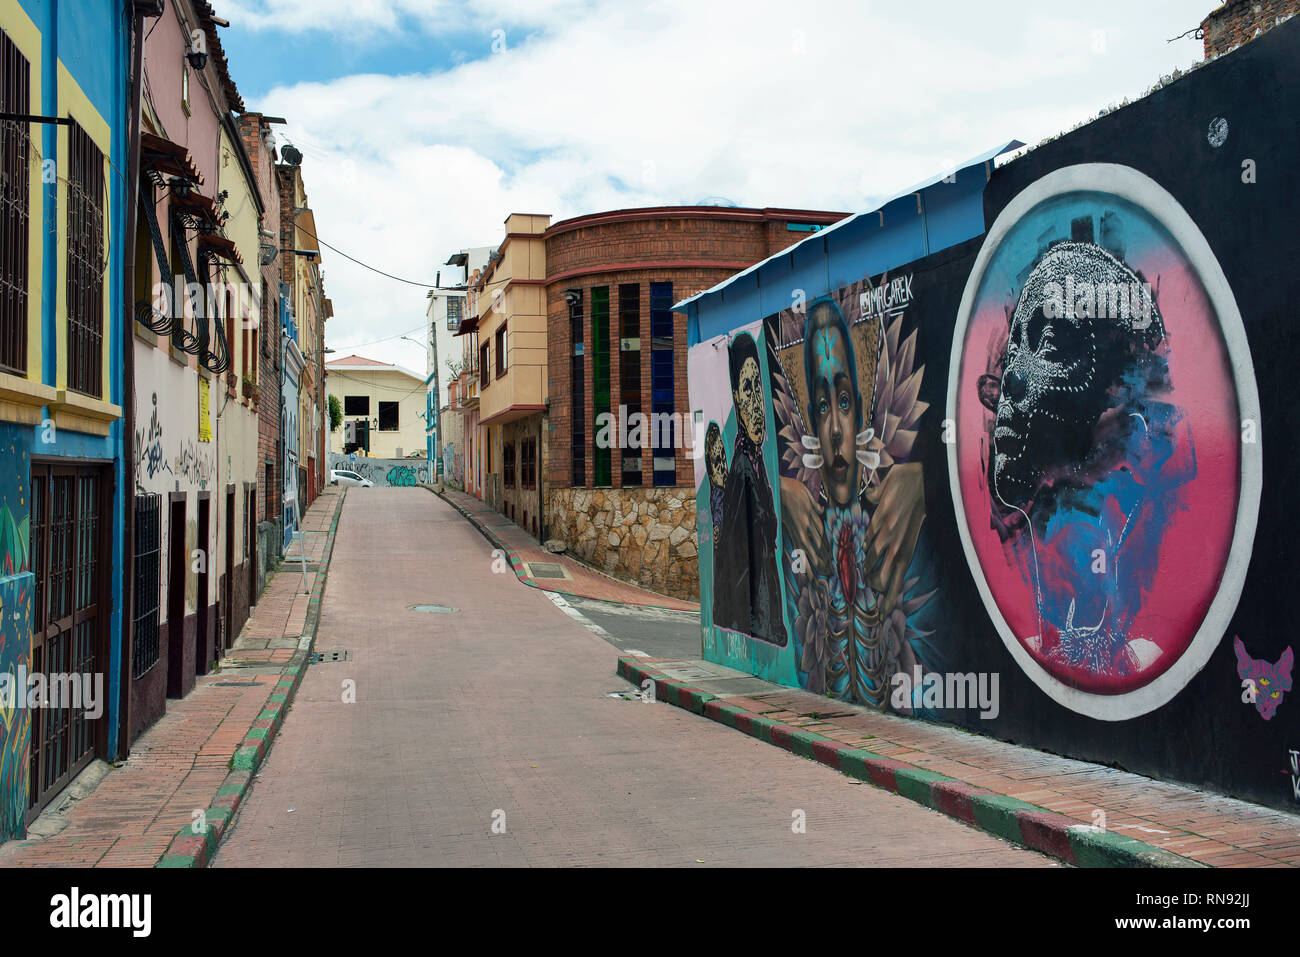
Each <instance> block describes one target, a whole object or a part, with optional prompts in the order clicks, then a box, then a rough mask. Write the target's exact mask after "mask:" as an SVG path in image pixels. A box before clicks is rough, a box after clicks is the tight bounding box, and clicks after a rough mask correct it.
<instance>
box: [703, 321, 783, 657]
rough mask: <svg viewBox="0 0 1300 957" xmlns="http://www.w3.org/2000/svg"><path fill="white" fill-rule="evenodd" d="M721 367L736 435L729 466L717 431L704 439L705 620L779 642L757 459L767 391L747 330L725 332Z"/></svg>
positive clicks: (771, 519)
mask: <svg viewBox="0 0 1300 957" xmlns="http://www.w3.org/2000/svg"><path fill="white" fill-rule="evenodd" d="M727 369H728V377H729V379H730V384H731V405H732V408H733V409H734V411H735V436H736V438H735V447H734V448H733V449H732V452H731V462H730V465H727V463H726V456H725V453H722V452H720V446H721V430H718V432H717V433H716V435H717V438H716V439H710V437H709V436H706V438H705V452H706V458H707V459H708V463H707V464H708V476H709V483H710V512H711V515H712V520H713V554H714V575H713V589H714V590H713V622H714V624H715V625H717V626H719V627H721V628H725V629H727V630H729V631H733V632H737V633H739V634H742V635H747V636H749V637H751V638H757V639H759V640H761V641H764V642H768V643H769V644H772V645H778V646H779V645H785V644H786V642H787V640H788V637H787V635H786V629H785V621H784V619H783V618H782V612H781V580H780V572H779V570H778V567H777V518H776V500H775V497H774V495H773V492H772V484H771V481H770V480H769V479H768V468H767V463H766V462H765V460H764V439H765V436H766V430H767V411H766V403H767V396H766V390H765V389H764V388H763V375H762V367H761V365H760V361H759V351H758V343H757V342H756V341H755V339H754V337H753V336H752V335H750V334H749V333H748V332H741V333H738V334H737V335H735V336H734V337H733V338H732V340H731V343H730V344H729V346H728V349H727ZM712 434H713V433H712V430H710V435H712ZM710 445H712V449H713V451H710ZM724 470H725V475H724V474H723V473H724Z"/></svg>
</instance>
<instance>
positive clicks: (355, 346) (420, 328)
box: [339, 324, 424, 349]
mask: <svg viewBox="0 0 1300 957" xmlns="http://www.w3.org/2000/svg"><path fill="white" fill-rule="evenodd" d="M423 330H424V325H423V324H421V325H418V326H416V327H415V328H414V329H407V330H406V331H405V332H399V333H398V334H397V335H395V336H386V337H385V338H383V339H372V340H371V341H370V342H358V343H354V344H353V345H350V346H339V348H340V349H362V348H365V347H366V346H373V345H378V344H379V343H381V342H389V341H391V340H393V339H400V338H402V336H409V335H410V334H411V333H413V332H421V331H423Z"/></svg>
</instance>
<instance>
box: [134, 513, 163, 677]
mask: <svg viewBox="0 0 1300 957" xmlns="http://www.w3.org/2000/svg"><path fill="white" fill-rule="evenodd" d="M161 503H162V496H161V495H137V496H136V497H135V586H134V591H135V612H134V616H133V620H134V622H135V628H134V634H135V644H134V646H133V647H132V649H131V677H132V678H139V677H140V676H141V675H143V674H144V673H145V672H146V671H148V670H149V669H150V668H152V667H153V666H154V665H155V664H157V662H158V594H159V581H158V575H159V564H160V562H161V556H162V551H161V549H162V534H161V526H160V522H159V514H160V512H161Z"/></svg>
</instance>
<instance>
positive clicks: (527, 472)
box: [519, 439, 537, 488]
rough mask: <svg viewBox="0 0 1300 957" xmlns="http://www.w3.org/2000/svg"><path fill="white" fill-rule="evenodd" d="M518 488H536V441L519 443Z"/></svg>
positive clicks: (530, 440)
mask: <svg viewBox="0 0 1300 957" xmlns="http://www.w3.org/2000/svg"><path fill="white" fill-rule="evenodd" d="M519 487H520V488H537V440H536V439H521V440H520V441H519Z"/></svg>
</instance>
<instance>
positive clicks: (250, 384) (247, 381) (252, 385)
mask: <svg viewBox="0 0 1300 957" xmlns="http://www.w3.org/2000/svg"><path fill="white" fill-rule="evenodd" d="M258 391H259V390H258V388H257V380H256V379H254V378H253V377H252V375H250V374H249V373H247V372H246V373H244V398H245V399H252V400H253V401H254V402H256V401H257V394H258Z"/></svg>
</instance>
